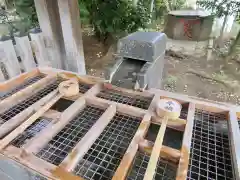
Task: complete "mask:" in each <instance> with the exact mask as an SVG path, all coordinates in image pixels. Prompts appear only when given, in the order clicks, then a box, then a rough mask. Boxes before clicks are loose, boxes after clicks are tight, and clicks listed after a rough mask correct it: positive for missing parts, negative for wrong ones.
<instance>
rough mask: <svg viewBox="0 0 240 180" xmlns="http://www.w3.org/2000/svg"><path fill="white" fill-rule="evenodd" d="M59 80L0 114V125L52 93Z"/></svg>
mask: <svg viewBox="0 0 240 180" xmlns="http://www.w3.org/2000/svg"><path fill="white" fill-rule="evenodd" d="M60 82H61V81H60V80H56V81H54V82H52V83H50V84H48V85H47V86H46V87H45V88H43V89H41V90H39V91H38V92H37V93H35V94H34V95H32V96H31V97H29V98H27V99H25V100H23V101H22V102H20V103H18V104H16V105H15V106H13V107H12V108H10V109H8V110H6V111H5V112H3V113H1V114H0V125H2V124H3V123H5V122H7V121H8V120H9V119H11V118H13V117H14V116H16V115H17V114H19V113H20V112H22V111H23V110H25V109H27V108H28V107H29V106H31V105H33V104H34V103H35V102H37V101H38V100H40V99H41V98H43V97H44V96H46V95H47V94H49V93H50V92H52V91H53V90H55V89H56V88H57V87H58V84H59V83H60Z"/></svg>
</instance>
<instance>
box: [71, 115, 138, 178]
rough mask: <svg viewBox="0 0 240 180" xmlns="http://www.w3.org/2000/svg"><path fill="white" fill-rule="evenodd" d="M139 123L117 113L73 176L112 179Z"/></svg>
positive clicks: (133, 118)
mask: <svg viewBox="0 0 240 180" xmlns="http://www.w3.org/2000/svg"><path fill="white" fill-rule="evenodd" d="M140 122H141V121H140V119H139V118H136V117H130V116H125V115H122V114H118V113H117V114H116V115H115V116H114V117H113V119H112V120H111V122H110V123H109V124H108V125H107V127H106V128H105V129H104V131H103V132H102V133H101V135H100V136H99V137H98V138H97V140H96V141H95V142H94V144H93V145H92V147H91V148H90V150H89V151H88V152H87V153H86V154H85V155H84V157H83V159H81V160H80V161H79V163H78V165H77V166H76V168H75V170H74V172H75V174H76V175H78V176H81V177H84V178H86V179H94V180H101V179H104V180H108V179H112V176H113V175H114V172H115V171H116V169H117V167H118V166H119V164H120V162H121V159H122V157H123V156H124V154H125V152H126V150H127V148H128V146H129V144H130V142H131V140H132V138H133V136H134V134H135V133H136V131H137V128H138V126H139V124H140Z"/></svg>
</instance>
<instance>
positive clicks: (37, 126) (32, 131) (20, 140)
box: [10, 118, 51, 148]
mask: <svg viewBox="0 0 240 180" xmlns="http://www.w3.org/2000/svg"><path fill="white" fill-rule="evenodd" d="M50 122H51V120H50V119H46V118H39V119H37V120H36V121H35V122H34V123H33V124H31V126H29V127H28V128H27V129H26V130H25V131H23V133H21V134H20V135H18V136H17V137H16V138H15V139H13V141H12V142H11V143H10V144H11V145H13V146H15V147H18V148H20V147H22V146H23V145H24V144H26V143H27V141H28V140H30V139H31V138H33V137H34V136H36V135H37V134H38V133H39V132H40V131H42V130H43V129H44V128H45V127H47V125H48V124H49V123H50Z"/></svg>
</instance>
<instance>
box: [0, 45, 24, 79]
mask: <svg viewBox="0 0 240 180" xmlns="http://www.w3.org/2000/svg"><path fill="white" fill-rule="evenodd" d="M0 49H1V50H2V52H1V57H0V61H1V62H2V63H3V64H4V66H5V68H6V70H7V73H8V75H9V77H15V76H17V75H19V74H21V68H20V64H19V62H18V59H17V55H16V52H15V50H14V47H13V44H12V40H7V41H0Z"/></svg>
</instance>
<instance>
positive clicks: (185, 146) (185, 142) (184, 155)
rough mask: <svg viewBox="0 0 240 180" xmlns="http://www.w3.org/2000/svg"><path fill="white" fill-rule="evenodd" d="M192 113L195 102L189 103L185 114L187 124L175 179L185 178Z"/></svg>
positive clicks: (183, 179)
mask: <svg viewBox="0 0 240 180" xmlns="http://www.w3.org/2000/svg"><path fill="white" fill-rule="evenodd" d="M194 114H195V104H194V103H190V104H189V108H188V115H187V125H186V128H185V132H184V135H183V143H182V148H181V158H180V161H179V165H178V171H177V176H176V179H177V180H185V179H186V178H187V171H188V163H189V156H190V148H191V139H192V131H193V124H194Z"/></svg>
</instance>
